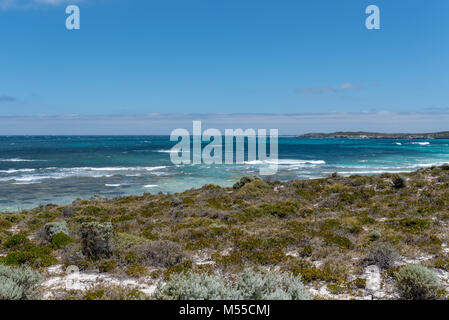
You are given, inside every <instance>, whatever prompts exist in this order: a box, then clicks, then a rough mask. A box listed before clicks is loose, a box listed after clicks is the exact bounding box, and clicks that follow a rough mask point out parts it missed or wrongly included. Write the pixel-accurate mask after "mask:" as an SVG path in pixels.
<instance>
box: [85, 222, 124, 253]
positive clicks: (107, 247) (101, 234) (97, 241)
mask: <svg viewBox="0 0 449 320" xmlns="http://www.w3.org/2000/svg"><path fill="white" fill-rule="evenodd" d="M115 241H116V233H115V230H114V227H113V226H112V224H111V223H110V222H105V223H98V222H87V223H84V224H83V225H82V226H81V244H82V251H83V254H84V255H85V256H86V257H88V258H91V259H99V258H108V257H110V256H111V255H112V253H113V251H114V249H115Z"/></svg>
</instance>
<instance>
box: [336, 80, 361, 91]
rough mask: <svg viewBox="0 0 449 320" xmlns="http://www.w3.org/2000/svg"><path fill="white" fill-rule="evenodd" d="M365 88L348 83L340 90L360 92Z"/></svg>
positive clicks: (341, 86) (342, 85)
mask: <svg viewBox="0 0 449 320" xmlns="http://www.w3.org/2000/svg"><path fill="white" fill-rule="evenodd" d="M362 88H363V87H362V86H361V85H358V84H354V83H350V82H346V83H343V84H341V85H340V89H342V90H360V89H362Z"/></svg>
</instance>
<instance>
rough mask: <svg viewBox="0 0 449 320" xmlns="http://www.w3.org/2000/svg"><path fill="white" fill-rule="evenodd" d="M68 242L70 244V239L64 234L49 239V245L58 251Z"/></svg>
mask: <svg viewBox="0 0 449 320" xmlns="http://www.w3.org/2000/svg"><path fill="white" fill-rule="evenodd" d="M70 242H72V239H71V238H70V237H69V236H68V235H67V234H65V233H64V232H60V233H57V234H55V235H54V236H53V237H52V239H51V244H52V246H53V247H54V248H55V249H60V248H62V247H64V246H66V245H68V244H69V243H70Z"/></svg>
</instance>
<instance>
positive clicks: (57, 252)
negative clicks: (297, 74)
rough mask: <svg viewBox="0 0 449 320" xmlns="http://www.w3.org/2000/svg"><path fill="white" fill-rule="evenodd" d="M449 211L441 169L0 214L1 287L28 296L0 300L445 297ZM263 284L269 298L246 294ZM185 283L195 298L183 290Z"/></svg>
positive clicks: (248, 182) (241, 185)
mask: <svg viewBox="0 0 449 320" xmlns="http://www.w3.org/2000/svg"><path fill="white" fill-rule="evenodd" d="M448 208H449V166H447V165H445V166H441V167H432V168H428V169H421V170H419V171H417V172H414V173H407V174H401V175H398V174H381V175H375V176H351V177H341V176H338V175H336V174H334V175H332V176H330V177H328V178H324V179H315V180H294V181H288V182H272V181H264V180H261V179H259V178H249V177H245V178H242V179H241V180H240V181H239V182H237V183H236V184H235V185H234V187H233V188H221V187H218V186H214V185H206V186H204V187H202V188H201V189H196V190H189V191H185V192H183V193H179V194H156V195H152V194H144V195H142V196H129V197H123V198H117V199H110V200H108V199H103V198H100V197H93V198H92V199H91V200H81V199H79V200H76V201H74V202H73V203H72V204H71V205H67V206H56V205H47V206H41V207H38V208H35V209H33V210H27V211H22V212H19V213H4V214H1V215H0V242H1V244H0V246H1V249H0V253H1V257H0V263H2V264H4V265H6V266H7V267H3V268H9V269H5V270H4V273H5V274H7V275H8V276H7V277H4V279H7V280H4V283H2V282H1V281H0V287H1V286H4V287H5V286H6V284H7V285H10V286H13V285H17V286H18V288H19V289H20V290H22V291H20V292H22V294H21V295H12V293H9V291H8V292H6V291H5V290H6V289H5V290H3V291H2V290H0V295H2V294H3V296H2V297H3V298H10V299H14V298H20V299H27V298H30V297H33V298H34V297H36V293H38V294H39V296H40V297H43V298H47V299H67V298H75V299H118V298H122V299H144V298H157V299H189V298H191V299H226V298H242V299H248V298H254V299H312V298H314V299H353V298H355V299H371V298H377V299H397V298H403V299H442V298H447V292H446V289H447V288H448V286H449V285H448V283H447V280H448V278H449V273H448V271H449V255H448V252H449V248H448V247H447V243H448V240H449V228H448V224H449V210H448ZM23 265H27V266H28V269H27V271H26V272H31V273H30V275H29V278H30V279H32V280H33V281H31V280H30V284H29V286H28V287H27V288H22V287H20V284H23V282H20V281H18V280H17V281H16V280H15V278H14V277H13V276H12V274H14V272H18V271H17V270H19V269H20V268H19V266H23ZM410 265H418V266H410ZM32 269H34V270H32ZM266 270H271V271H274V272H269V273H267V272H266ZM22 271H23V270H22ZM1 272H2V271H1V270H0V273H1ZM33 272H34V273H33ZM70 272H73V273H70ZM38 274H40V276H41V277H42V279H41V281H37V280H36V279H37V277H38V276H39V275H38ZM237 274H238V275H239V276H236V275H237ZM243 275H244V276H243ZM8 279H9V280H8ZM239 279H246V280H245V281H247V282H244V283H243V284H242V283H241V282H239V281H240V280H239ZM260 279H263V281H265V283H266V286H265V287H266V288H268V289H266V290H265V289H264V290H265V291H263V292H262V291H261V292H252V293H248V292H246V291H245V290H243V289H242V288H245V286H246V285H247V286H248V288H249V287H250V284H251V282H252V281H257V280H260ZM2 281H3V280H2ZM6 281H9V282H7V283H6ZM189 281H192V282H196V283H200V284H201V285H200V286H199V288H200V289H198V291H195V292H191V291H188V290H187V289H185V288H184V287H182V285H184V286H185V284H186V283H189ZM5 283H6V284H5ZM211 283H215V284H217V283H218V284H219V285H220V286H221V287H220V288H221V289H220V288H219V289H217V288H216V287H217V286H218V285H217V286H215V287H214V288H215V289H213V288H211V287H208V286H210V285H211ZM245 283H246V284H245ZM201 286H203V287H201ZM169 287H170V290H167V288H169ZM8 288H9V287H8ZM183 288H184V289H183ZM0 289H1V288H0ZM27 290H28V291H27ZM186 290H187V291H186ZM214 290H215V291H214ZM217 290H218V291H217ZM31 291H33V292H32V294H31ZM2 292H6V293H2Z"/></svg>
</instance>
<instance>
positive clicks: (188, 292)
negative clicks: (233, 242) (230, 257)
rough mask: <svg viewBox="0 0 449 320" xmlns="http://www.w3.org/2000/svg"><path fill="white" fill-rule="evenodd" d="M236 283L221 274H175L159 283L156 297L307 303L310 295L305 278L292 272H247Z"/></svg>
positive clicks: (250, 270)
mask: <svg viewBox="0 0 449 320" xmlns="http://www.w3.org/2000/svg"><path fill="white" fill-rule="evenodd" d="M238 279H239V280H238V281H237V282H235V283H233V282H231V281H229V280H227V279H225V278H224V277H223V276H221V275H209V274H205V273H202V274H198V273H194V272H192V271H190V272H188V273H179V274H173V275H172V276H171V277H170V280H169V281H168V282H167V283H166V284H165V285H163V284H162V283H159V285H158V287H157V289H156V291H155V293H154V296H153V297H154V298H156V299H161V300H165V299H167V300H223V299H232V300H307V299H310V296H309V293H308V292H307V290H306V289H305V288H304V286H303V284H302V282H301V278H300V277H294V276H293V275H291V274H288V273H282V272H281V273H277V274H276V273H273V272H261V273H257V272H255V271H254V270H252V269H246V270H244V271H243V272H242V273H241V274H239V276H238Z"/></svg>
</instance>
